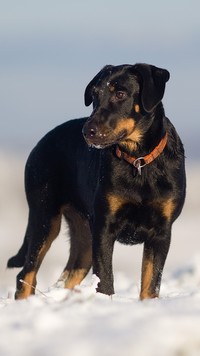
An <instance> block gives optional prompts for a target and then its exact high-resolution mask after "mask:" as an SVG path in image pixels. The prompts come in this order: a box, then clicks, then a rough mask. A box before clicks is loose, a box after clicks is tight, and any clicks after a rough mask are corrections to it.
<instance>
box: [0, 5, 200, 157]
mask: <svg viewBox="0 0 200 356" xmlns="http://www.w3.org/2000/svg"><path fill="white" fill-rule="evenodd" d="M136 62H146V63H151V64H154V65H157V66H159V67H163V68H166V69H168V70H169V71H170V74H171V78H170V81H169V82H168V83H167V86H166V92H165V96H164V100H163V103H164V106H165V111H166V115H167V116H168V117H169V118H170V119H171V121H172V122H173V123H174V125H175V126H176V128H177V130H178V132H179V133H180V135H181V138H182V140H183V142H184V144H185V148H186V156H187V157H188V159H192V158H200V143H199V133H200V117H199V116H200V115H199V107H198V101H199V100H200V99H199V93H200V90H199V88H200V84H199V83H200V2H199V0H190V1H188V0H187V1H185V0H182V1H177V0H174V1H172V0H171V1H170V0H168V1H162V0H160V1H159V0H151V1H147V0H146V1H144V0H140V1H135V0H124V1H116V0H115V1H113V0H110V1H109V0H101V1H95V0H84V1H82V0H79V1H78V0H73V1H68V0H65V1H64V0H56V1H51V0H34V1H29V0H26V1H25V0H18V1H15V0H4V1H2V0H1V1H0V149H1V148H3V149H6V148H9V149H15V150H16V149H21V150H24V151H26V152H29V151H30V149H31V148H32V147H33V146H34V145H35V143H36V142H37V141H38V140H39V139H40V138H41V137H42V136H43V135H44V134H45V133H46V132H47V131H48V130H50V129H52V128H53V127H54V126H56V125H58V124H60V123H62V122H64V121H66V120H69V119H72V118H76V117H81V116H86V115H89V114H90V111H91V108H90V107H89V108H85V106H84V102H83V95H84V89H85V87H86V85H87V83H88V82H89V81H90V80H91V79H92V77H93V76H94V75H95V74H96V73H97V71H98V70H99V69H100V68H101V67H103V66H104V65H105V64H122V63H132V64H134V63H136Z"/></svg>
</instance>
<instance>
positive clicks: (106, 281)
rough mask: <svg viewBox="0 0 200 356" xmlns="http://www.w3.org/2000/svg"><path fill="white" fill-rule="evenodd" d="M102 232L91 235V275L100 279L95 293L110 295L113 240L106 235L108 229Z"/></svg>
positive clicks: (111, 290)
mask: <svg viewBox="0 0 200 356" xmlns="http://www.w3.org/2000/svg"><path fill="white" fill-rule="evenodd" d="M103 230H104V231H101V232H98V231H96V232H95V233H94V235H93V273H94V274H96V275H97V276H98V277H99V279H100V282H99V284H98V288H97V292H100V293H104V294H107V295H112V294H114V286H113V284H114V281H113V269H112V256H113V248H114V242H115V239H114V238H113V236H112V235H111V234H109V233H108V229H105V228H104V229H103ZM106 230H107V231H106Z"/></svg>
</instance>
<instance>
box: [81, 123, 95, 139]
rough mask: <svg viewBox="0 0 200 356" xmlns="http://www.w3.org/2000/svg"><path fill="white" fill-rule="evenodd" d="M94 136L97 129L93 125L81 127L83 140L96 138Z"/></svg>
mask: <svg viewBox="0 0 200 356" xmlns="http://www.w3.org/2000/svg"><path fill="white" fill-rule="evenodd" d="M96 134H97V127H96V126H95V125H91V124H90V125H87V124H86V125H85V126H84V127H83V135H84V137H85V138H88V139H90V138H93V137H95V136H96Z"/></svg>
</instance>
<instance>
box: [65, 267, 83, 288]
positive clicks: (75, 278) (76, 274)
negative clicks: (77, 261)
mask: <svg viewBox="0 0 200 356" xmlns="http://www.w3.org/2000/svg"><path fill="white" fill-rule="evenodd" d="M87 273H88V269H87V268H80V269H74V270H72V271H71V272H70V273H69V276H68V278H67V281H66V282H65V288H68V289H73V288H74V287H75V286H76V285H77V284H80V283H81V282H82V280H83V279H84V278H85V276H86V275H87Z"/></svg>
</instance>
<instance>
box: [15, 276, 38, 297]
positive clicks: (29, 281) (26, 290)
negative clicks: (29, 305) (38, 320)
mask: <svg viewBox="0 0 200 356" xmlns="http://www.w3.org/2000/svg"><path fill="white" fill-rule="evenodd" d="M21 283H22V289H21V290H20V291H17V292H16V294H15V298H16V299H25V298H28V297H29V296H30V295H31V294H35V288H34V287H35V286H36V272H35V271H32V272H30V273H27V274H26V276H25V277H24V279H23V281H21Z"/></svg>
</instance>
